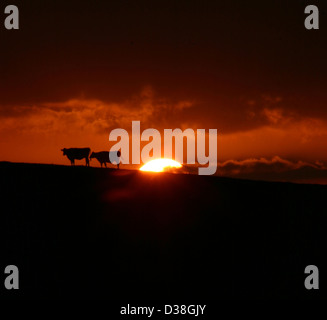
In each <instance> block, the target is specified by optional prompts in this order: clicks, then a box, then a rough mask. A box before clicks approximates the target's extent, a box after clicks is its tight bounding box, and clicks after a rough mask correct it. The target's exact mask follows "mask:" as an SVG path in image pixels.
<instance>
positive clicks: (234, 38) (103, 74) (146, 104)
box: [0, 0, 327, 181]
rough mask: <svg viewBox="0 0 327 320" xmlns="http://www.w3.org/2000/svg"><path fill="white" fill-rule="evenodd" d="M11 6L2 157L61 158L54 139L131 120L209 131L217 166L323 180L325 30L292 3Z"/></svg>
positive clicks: (83, 142)
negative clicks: (14, 27) (15, 10)
mask: <svg viewBox="0 0 327 320" xmlns="http://www.w3.org/2000/svg"><path fill="white" fill-rule="evenodd" d="M17 6H18V7H19V8H20V18H21V23H20V25H21V29H20V30H19V31H17V32H7V31H6V30H4V29H3V28H0V36H1V38H0V41H1V45H2V50H1V52H0V65H1V74H2V76H1V79H0V81H1V82H0V135H1V139H0V147H1V148H0V161H3V160H5V161H15V162H39V163H55V164H68V163H69V161H68V160H67V159H66V158H64V157H63V156H62V154H61V152H60V149H61V148H63V147H91V149H92V150H94V151H100V150H109V147H110V144H109V141H108V136H109V133H110V130H112V129H114V128H124V129H126V130H130V128H131V122H132V121H133V120H139V121H141V130H142V129H146V128H151V127H153V128H156V129H158V130H163V129H164V128H172V129H174V128H181V129H186V128H192V129H194V130H196V129H207V130H208V129H209V128H215V129H218V132H219V137H218V161H219V162H220V172H221V173H222V174H224V173H226V174H229V175H233V174H234V175H236V176H237V172H240V170H241V169H240V168H245V169H244V170H245V171H246V172H248V171H249V170H250V169H249V168H252V171H253V172H255V171H257V173H258V174H257V176H256V177H258V178H260V177H262V178H264V177H266V175H265V173H266V171H269V170H271V172H277V173H278V174H279V173H280V172H281V171H283V170H284V171H285V172H286V171H290V170H302V169H303V168H304V167H305V168H309V169H310V170H313V169H314V171H315V173H314V177H313V176H311V175H312V173H310V172H311V171H310V170H309V169H308V170H309V171H310V172H309V173H308V176H307V180H310V179H311V178H312V179H315V181H316V180H317V177H318V178H319V174H320V173H321V179H322V180H323V179H325V171H324V170H325V165H326V163H327V139H326V138H327V109H326V106H325V102H326V98H327V96H326V94H327V93H326V92H327V91H326V90H325V85H326V71H327V63H326V62H325V61H326V59H325V57H326V53H327V52H326V51H327V45H326V36H327V34H326V28H325V27H324V26H323V24H322V26H321V29H320V30H318V31H313V32H309V31H307V30H305V28H304V26H303V21H304V14H303V11H304V7H303V4H302V3H301V2H299V1H290V3H289V4H288V6H287V7H285V6H284V4H283V2H282V1H270V2H269V1H267V2H265V3H264V4H263V3H262V2H259V1H250V2H249V3H248V2H247V3H246V4H245V3H243V2H241V1H238V2H237V1H236V2H233V3H226V2H219V3H218V2H217V3H216V4H214V3H199V2H195V1H194V2H193V1H186V2H183V1H181V2H179V3H176V2H175V1H165V2H163V3H161V2H160V3H159V2H158V3H156V4H154V3H147V4H143V3H139V4H136V3H127V2H126V3H125V4H123V3H117V2H111V1H107V2H105V3H101V4H100V3H93V2H90V1H70V2H69V4H66V2H62V1H58V2H56V3H53V4H49V3H44V1H38V0H35V1H31V2H30V3H28V4H27V3H26V2H22V3H19V1H18V2H17ZM62 6H65V10H62V9H61V8H62ZM319 7H320V10H321V12H323V10H324V9H326V4H324V3H322V4H321V5H320V6H319ZM276 159H277V160H276ZM228 161H229V162H228ZM91 164H92V165H94V162H92V163H91ZM276 164H278V166H279V167H278V168H277V169H276ZM231 165H233V166H236V167H237V169H235V168H234V169H233V170H230V167H231ZM259 165H260V166H261V165H264V166H267V168H266V169H265V170H266V171H265V172H264V173H262V169H260V170H261V171H260V170H259V167H258V166H259ZM268 167H269V168H270V169H269V168H268ZM281 167H282V168H281ZM228 168H229V169H228ZM260 168H261V167H260ZM227 169H228V170H227ZM276 170H277V171H276ZM278 170H279V171H278ZM284 171H283V172H284ZM316 171H317V172H318V173H317V172H316ZM233 172H234V173H233ZM277 176H278V177H279V175H277V174H276V177H277ZM300 178H301V179H302V180H303V174H302V175H301V177H300V176H299V180H300ZM304 178H306V176H304ZM312 179H311V180H312ZM292 180H294V179H293V178H292ZM304 180H305V179H304Z"/></svg>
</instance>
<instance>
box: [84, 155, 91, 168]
mask: <svg viewBox="0 0 327 320" xmlns="http://www.w3.org/2000/svg"><path fill="white" fill-rule="evenodd" d="M85 162H86V166H87V167H89V166H90V160H89V158H88V157H86V158H85Z"/></svg>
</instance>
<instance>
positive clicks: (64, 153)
mask: <svg viewBox="0 0 327 320" xmlns="http://www.w3.org/2000/svg"><path fill="white" fill-rule="evenodd" d="M66 150H67V149H66V148H63V149H61V151H62V152H63V155H64V156H65V155H66Z"/></svg>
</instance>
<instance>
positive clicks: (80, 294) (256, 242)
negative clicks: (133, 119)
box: [0, 162, 327, 301]
mask: <svg viewBox="0 0 327 320" xmlns="http://www.w3.org/2000/svg"><path fill="white" fill-rule="evenodd" d="M0 174H1V179H0V183H1V225H2V228H1V229H2V231H1V247H2V248H3V249H2V250H1V268H2V270H4V267H5V266H6V265H9V264H14V265H17V266H18V268H19V271H20V290H11V291H7V290H5V289H4V288H3V287H1V289H0V290H1V294H3V295H4V297H7V298H44V299H46V298H74V299H76V298H110V299H180V300H181V299H193V301H196V300H194V299H198V301H201V300H203V299H213V300H214V299H219V298H246V299H248V298H259V299H262V298H317V297H326V289H325V288H324V285H325V284H326V273H327V265H326V263H325V260H326V259H325V257H326V256H327V218H326V216H327V215H326V210H325V205H326V195H327V186H321V185H300V184H291V183H277V182H257V181H249V180H236V179H228V178H217V177H205V176H197V175H182V174H169V173H164V174H153V173H143V172H139V171H132V170H116V169H101V168H86V167H79V166H76V167H70V166H56V165H39V164H18V163H5V162H3V163H0ZM310 264H314V265H316V266H318V268H319V271H320V289H319V290H315V291H314V290H310V291H309V290H306V289H305V288H304V280H305V277H306V275H305V274H304V269H305V266H307V265H310ZM2 272H3V271H2Z"/></svg>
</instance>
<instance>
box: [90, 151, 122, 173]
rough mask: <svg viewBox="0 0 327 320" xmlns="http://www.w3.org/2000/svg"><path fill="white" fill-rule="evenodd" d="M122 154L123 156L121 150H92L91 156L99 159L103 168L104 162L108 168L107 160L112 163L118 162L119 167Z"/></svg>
mask: <svg viewBox="0 0 327 320" xmlns="http://www.w3.org/2000/svg"><path fill="white" fill-rule="evenodd" d="M120 156H121V154H120V151H100V152H92V154H91V156H90V160H91V159H93V158H95V159H97V160H98V161H99V162H100V164H101V168H102V165H103V164H104V166H105V167H106V168H107V162H108V163H112V161H113V162H116V163H117V168H118V169H119V163H120ZM110 158H111V159H110Z"/></svg>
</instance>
